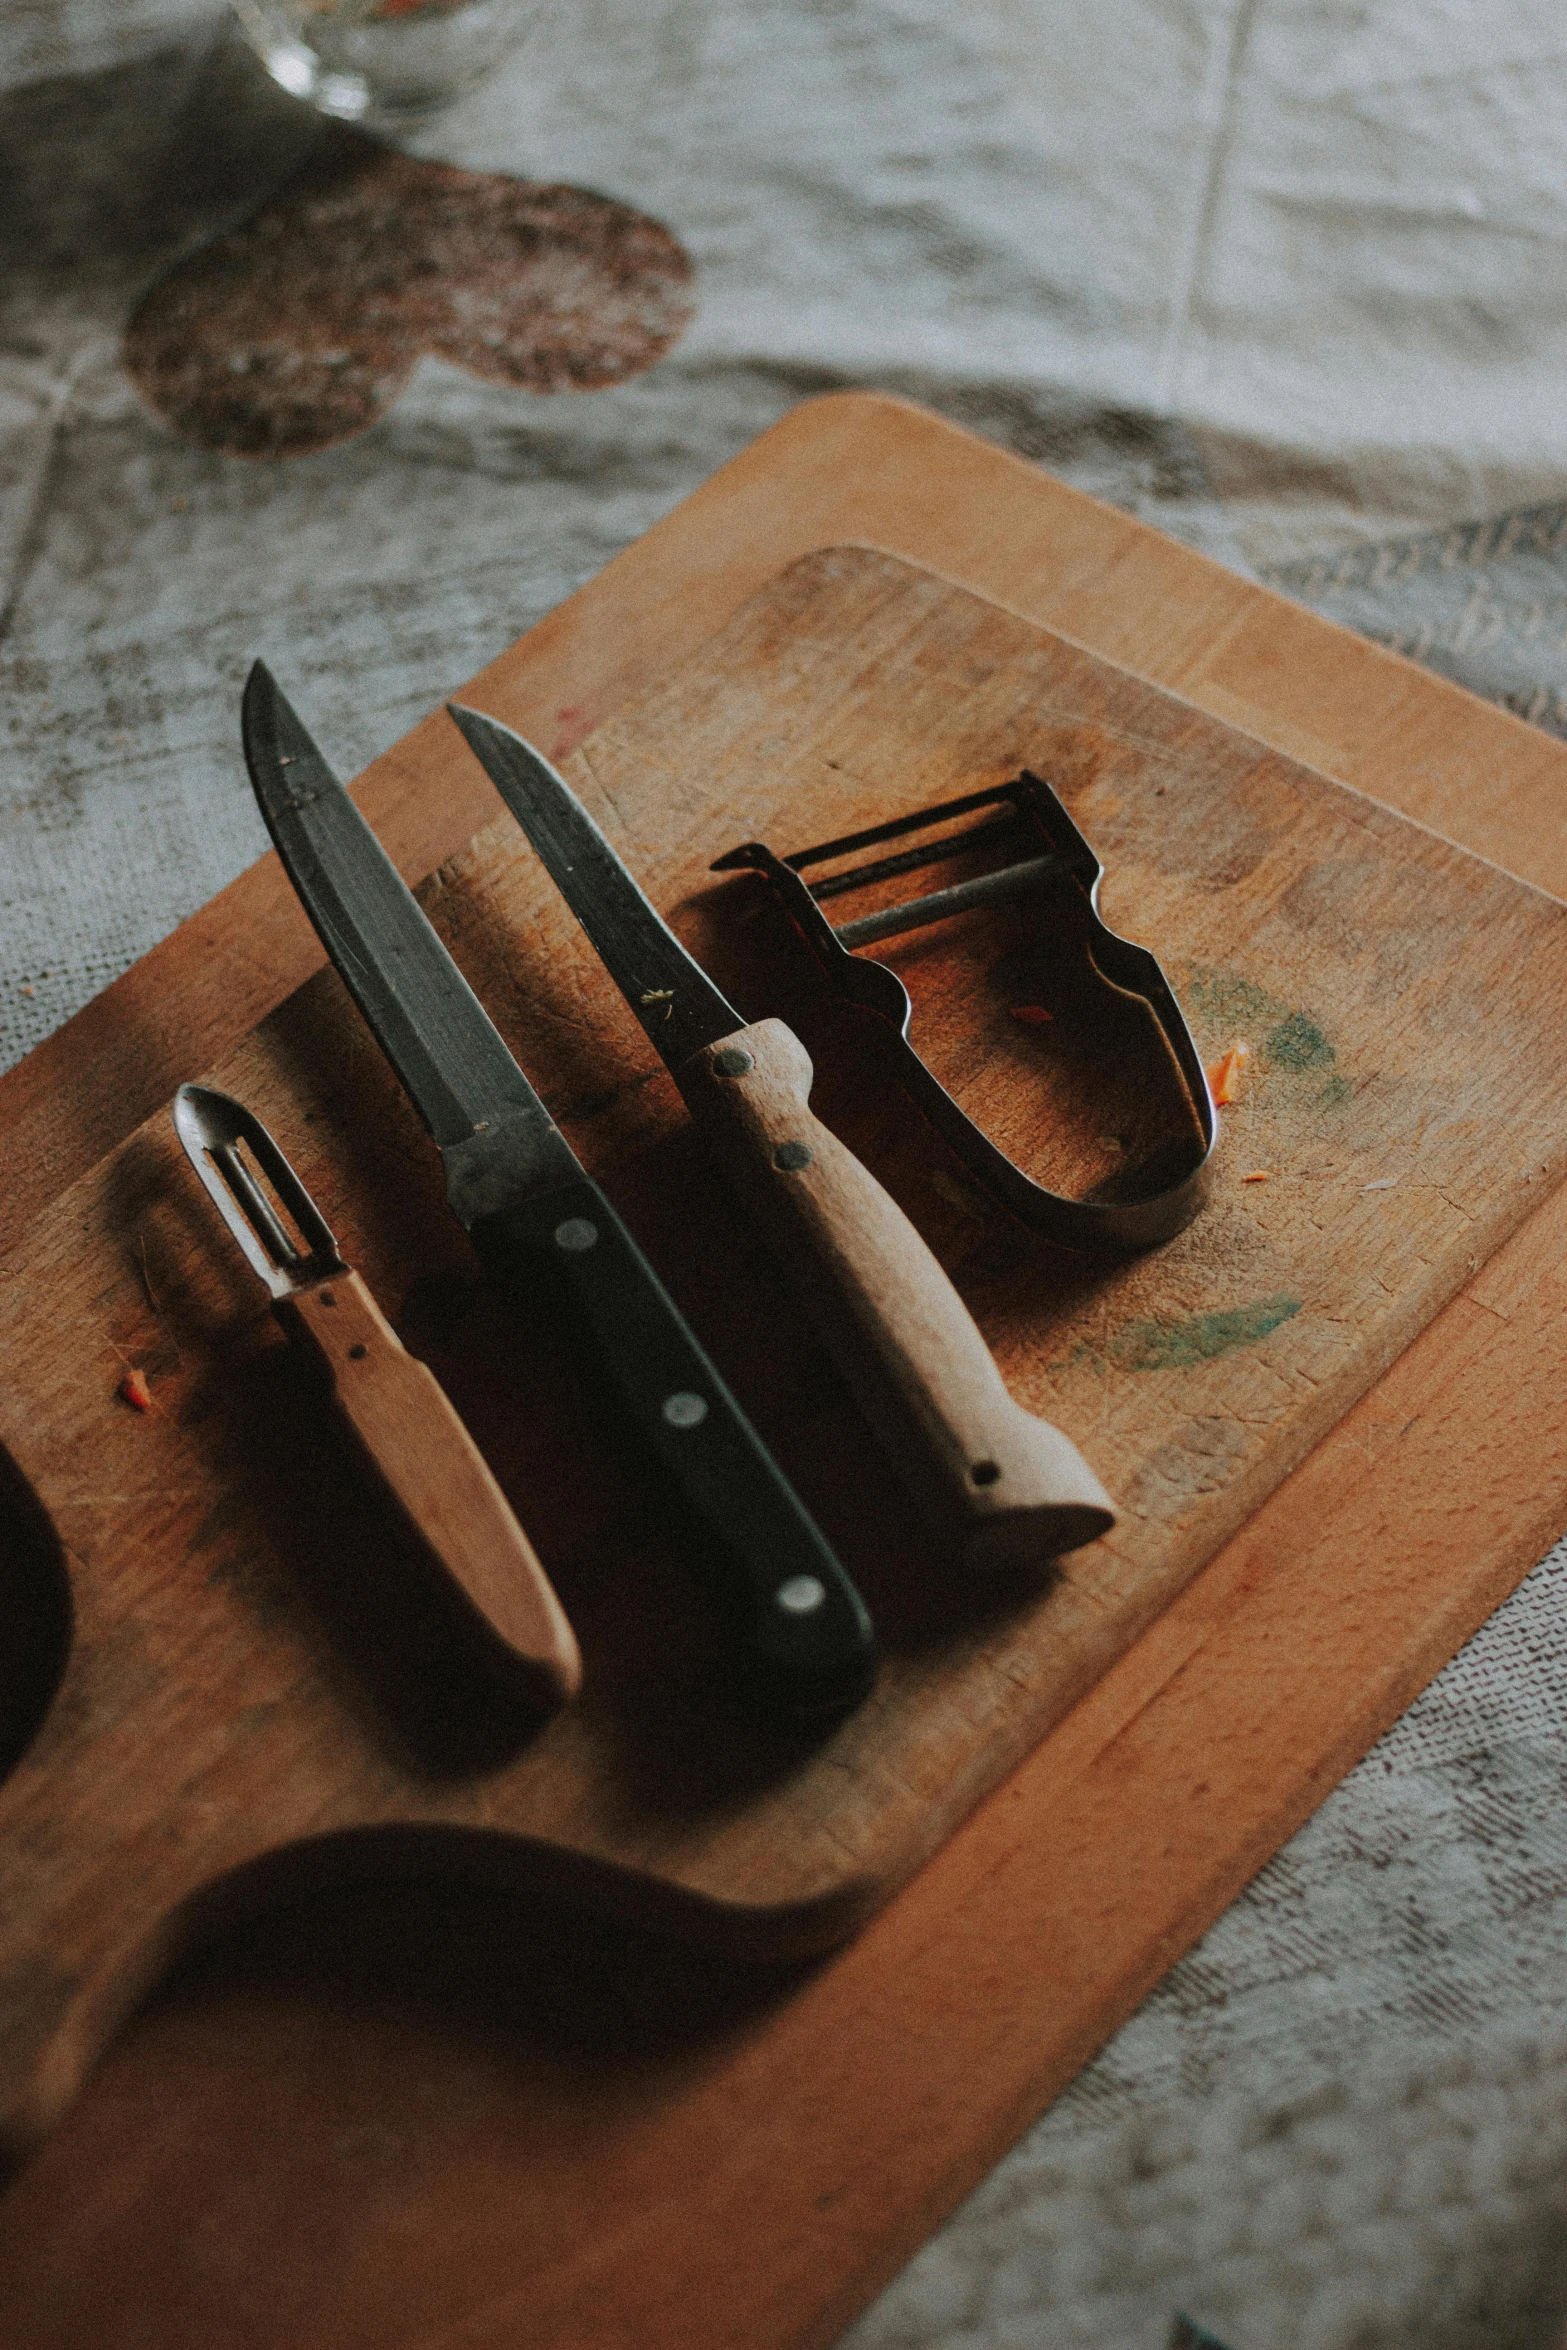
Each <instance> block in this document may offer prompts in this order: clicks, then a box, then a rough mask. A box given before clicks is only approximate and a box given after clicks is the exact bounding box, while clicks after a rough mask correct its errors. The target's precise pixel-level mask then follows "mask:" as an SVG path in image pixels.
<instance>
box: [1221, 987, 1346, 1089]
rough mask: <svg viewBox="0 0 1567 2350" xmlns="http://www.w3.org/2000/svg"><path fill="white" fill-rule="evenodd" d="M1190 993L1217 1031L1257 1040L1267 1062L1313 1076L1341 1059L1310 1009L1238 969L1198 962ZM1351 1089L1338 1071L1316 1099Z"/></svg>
mask: <svg viewBox="0 0 1567 2350" xmlns="http://www.w3.org/2000/svg"><path fill="white" fill-rule="evenodd" d="M1186 995H1187V1001H1188V1003H1189V1004H1190V1006H1191V1009H1192V1011H1193V1012H1194V1013H1195V1014H1196V1015H1197V1017H1198V1018H1199V1019H1200V1020H1201V1021H1202V1022H1203V1024H1204V1026H1205V1027H1206V1028H1208V1029H1209V1030H1210V1031H1211V1032H1212V1033H1213V1034H1214V1035H1215V1036H1223V1037H1224V1038H1225V1039H1226V1041H1228V1039H1229V1038H1230V1036H1231V1034H1232V1032H1233V1034H1234V1035H1235V1036H1245V1037H1246V1038H1247V1041H1248V1042H1249V1043H1252V1044H1255V1045H1257V1046H1258V1048H1259V1054H1258V1058H1259V1060H1260V1062H1261V1063H1262V1065H1263V1066H1264V1067H1265V1068H1269V1069H1281V1070H1283V1071H1284V1073H1285V1074H1286V1076H1290V1077H1310V1076H1314V1075H1316V1074H1318V1073H1319V1072H1320V1071H1322V1070H1325V1069H1332V1068H1333V1064H1334V1063H1335V1061H1336V1060H1337V1059H1338V1054H1337V1052H1336V1051H1335V1050H1334V1048H1333V1046H1332V1044H1331V1043H1330V1042H1329V1040H1328V1038H1327V1037H1326V1036H1325V1035H1324V1033H1323V1031H1322V1030H1321V1029H1320V1028H1319V1027H1318V1026H1317V1023H1316V1021H1315V1020H1313V1019H1312V1017H1311V1014H1310V1013H1309V1012H1302V1011H1299V1010H1297V1009H1295V1008H1294V1007H1292V1006H1291V1005H1289V1004H1287V1003H1286V1002H1285V1001H1284V999H1283V997H1282V996H1276V995H1274V994H1273V993H1272V992H1271V991H1270V990H1269V989H1268V988H1266V987H1258V986H1256V985H1254V983H1253V982H1252V981H1251V980H1249V979H1243V978H1242V977H1241V974H1240V973H1239V972H1238V971H1225V970H1222V969H1220V968H1218V967H1217V966H1215V965H1213V964H1211V963H1194V964H1193V965H1192V967H1191V969H1190V971H1189V972H1188V973H1187V980H1186ZM1248 1032H1249V1033H1248ZM1350 1090H1351V1089H1350V1086H1349V1084H1348V1082H1347V1080H1346V1079H1344V1078H1343V1077H1340V1076H1338V1075H1337V1074H1335V1075H1334V1076H1333V1077H1331V1078H1330V1079H1329V1080H1328V1083H1327V1084H1326V1085H1325V1086H1324V1087H1323V1089H1322V1091H1321V1092H1320V1093H1319V1094H1317V1095H1316V1096H1315V1097H1314V1099H1315V1100H1316V1102H1317V1104H1318V1105H1319V1106H1320V1107H1322V1108H1325V1109H1326V1108H1331V1107H1332V1106H1333V1105H1334V1104H1335V1103H1337V1102H1341V1101H1344V1100H1346V1099H1347V1098H1348V1096H1349V1093H1350Z"/></svg>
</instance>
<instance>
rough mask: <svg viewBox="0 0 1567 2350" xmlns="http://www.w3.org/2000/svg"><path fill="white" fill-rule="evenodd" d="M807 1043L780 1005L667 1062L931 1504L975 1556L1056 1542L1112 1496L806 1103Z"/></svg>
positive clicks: (1077, 1540) (1003, 1559) (996, 1556)
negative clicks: (1010, 1388)
mask: <svg viewBox="0 0 1567 2350" xmlns="http://www.w3.org/2000/svg"><path fill="white" fill-rule="evenodd" d="M811 1077H812V1069H811V1061H810V1055H809V1054H808V1053H807V1052H806V1050H805V1047H804V1046H803V1045H802V1044H801V1042H800V1040H799V1038H798V1037H797V1036H796V1035H795V1034H794V1032H793V1030H792V1029H790V1028H787V1027H785V1025H784V1023H783V1022H782V1021H781V1020H759V1021H757V1022H756V1023H755V1025H754V1026H752V1027H750V1028H742V1029H740V1030H739V1031H738V1032H737V1033H736V1034H735V1035H733V1036H728V1037H725V1038H723V1039H722V1040H721V1041H720V1042H719V1043H717V1044H714V1045H709V1046H708V1047H707V1048H706V1050H705V1051H703V1052H701V1053H699V1054H698V1055H697V1056H696V1058H695V1059H694V1060H692V1061H690V1062H688V1063H687V1064H686V1066H685V1067H684V1068H683V1069H682V1070H681V1071H680V1072H679V1085H680V1090H681V1092H682V1093H683V1094H684V1096H685V1099H686V1103H687V1105H688V1107H689V1109H690V1111H691V1114H692V1116H693V1118H694V1119H695V1120H696V1121H697V1123H698V1125H699V1126H701V1127H702V1128H703V1129H704V1130H705V1131H706V1132H707V1133H708V1134H709V1135H710V1136H711V1137H712V1138H713V1140H714V1141H715V1143H717V1144H718V1146H719V1147H720V1149H721V1150H722V1152H723V1154H724V1158H725V1161H726V1164H727V1166H728V1168H729V1170H730V1172H731V1174H732V1176H733V1178H734V1180H735V1181H736V1183H737V1185H738V1186H739V1188H740V1189H741V1190H742V1192H743V1194H744V1196H745V1198H746V1199H747V1200H748V1201H749V1202H750V1204H751V1205H752V1207H753V1208H754V1210H755V1212H756V1213H757V1214H758V1215H759V1216H761V1217H762V1218H764V1219H765V1222H766V1228H767V1229H768V1231H769V1232H770V1234H771V1235H772V1237H773V1239H774V1241H775V1244H776V1246H777V1247H778V1249H779V1252H780V1253H781V1254H782V1255H783V1256H784V1257H785V1258H786V1259H787V1261H788V1262H789V1264H790V1266H791V1268H792V1269H793V1270H794V1271H796V1272H797V1273H799V1274H800V1275H802V1276H803V1277H804V1278H805V1279H806V1281H807V1282H808V1295H809V1299H810V1303H811V1305H812V1307H813V1308H814V1309H815V1310H816V1312H817V1316H818V1319H819V1320H820V1322H821V1324H822V1326H823V1330H824V1333H825V1335H826V1337H827V1339H828V1341H829V1343H830V1345H831V1346H832V1348H833V1351H834V1353H835V1355H836V1356H837V1357H838V1359H839V1362H840V1365H841V1367H842V1369H843V1371H844V1373H845V1375H846V1376H847V1377H848V1378H849V1379H850V1380H851V1382H852V1383H853V1384H854V1386H855V1388H856V1390H857V1392H858V1393H859V1395H860V1399H861V1401H862V1402H863V1404H864V1405H865V1408H866V1410H867V1412H868V1413H869V1414H870V1416H871V1418H872V1419H873V1421H874V1422H875V1424H876V1425H877V1427H878V1429H879V1430H880V1432H881V1435H882V1437H883V1440H884V1442H885V1443H886V1444H887V1445H888V1447H889V1449H890V1450H891V1451H892V1452H893V1453H894V1454H895V1455H896V1457H897V1458H898V1460H899V1462H900V1464H901V1465H902V1467H903V1469H904V1472H905V1474H906V1475H907V1476H908V1477H909V1479H910V1482H911V1483H912V1484H914V1486H915V1488H916V1490H917V1491H918V1492H919V1493H920V1495H921V1498H922V1499H923V1500H924V1501H925V1502H926V1504H927V1506H930V1507H933V1508H935V1509H938V1510H940V1511H941V1512H942V1513H943V1514H944V1515H945V1516H946V1518H947V1519H948V1520H949V1522H950V1523H951V1524H952V1525H953V1527H954V1529H955V1531H956V1532H957V1534H958V1537H959V1539H960V1540H961V1542H962V1544H963V1549H964V1556H965V1558H966V1560H967V1561H968V1562H969V1563H970V1564H972V1565H975V1566H981V1565H984V1566H989V1565H1001V1564H1005V1563H1012V1562H1021V1561H1027V1560H1037V1559H1045V1558H1052V1557H1054V1556H1055V1555H1056V1554H1057V1553H1058V1552H1060V1551H1064V1550H1076V1549H1077V1548H1078V1547H1079V1545H1080V1544H1082V1543H1085V1542H1092V1541H1093V1540H1094V1539H1095V1538H1096V1537H1097V1536H1098V1535H1100V1534H1103V1533H1106V1532H1107V1531H1108V1530H1109V1528H1110V1527H1111V1526H1113V1525H1114V1523H1115V1511H1114V1508H1113V1506H1112V1504H1111V1502H1110V1499H1109V1496H1108V1495H1107V1494H1106V1492H1105V1490H1104V1488H1103V1486H1102V1485H1101V1484H1100V1482H1099V1480H1098V1478H1097V1477H1096V1476H1095V1475H1094V1473H1093V1470H1092V1469H1091V1468H1090V1467H1089V1466H1088V1463H1087V1462H1086V1461H1085V1460H1084V1459H1083V1456H1082V1454H1081V1453H1080V1452H1079V1451H1078V1449H1077V1447H1076V1446H1075V1445H1074V1444H1073V1443H1072V1442H1071V1441H1070V1439H1069V1438H1067V1437H1065V1436H1063V1435H1062V1433H1061V1431H1060V1429H1059V1428H1052V1427H1051V1426H1050V1424H1049V1422H1048V1421H1045V1420H1038V1419H1035V1418H1034V1416H1033V1414H1032V1413H1030V1412H1026V1411H1024V1409H1023V1407H1022V1405H1021V1404H1018V1403H1015V1402H1014V1401H1013V1399H1012V1397H1011V1396H1010V1395H1009V1394H1008V1393H1007V1389H1006V1385H1005V1382H1004V1381H1003V1379H1002V1377H1001V1373H1000V1372H999V1371H998V1370H997V1368H996V1364H995V1359H994V1357H993V1356H992V1354H991V1352H990V1349H989V1348H988V1347H987V1346H986V1344H985V1341H984V1339H983V1338H982V1337H981V1335H980V1333H979V1330H978V1329H977V1327H976V1326H975V1323H974V1320H973V1317H972V1316H971V1315H970V1313H969V1311H968V1309H967V1307H966V1306H965V1305H964V1303H963V1301H962V1299H961V1298H960V1297H959V1296H958V1293H957V1291H956V1290H955V1289H954V1288H953V1286H952V1283H951V1282H950V1281H949V1280H948V1278H947V1276H946V1274H945V1273H944V1272H943V1271H942V1269H941V1266H940V1265H939V1264H938V1263H937V1261H936V1259H935V1257H934V1256H933V1255H932V1254H931V1252H930V1250H929V1249H928V1248H927V1247H926V1245H925V1243H924V1241H923V1240H922V1239H921V1238H920V1236H919V1234H918V1233H917V1232H916V1231H915V1229H914V1227H913V1225H912V1224H911V1223H910V1222H909V1220H908V1218H907V1216H905V1215H904V1213H903V1210H902V1209H901V1208H900V1207H899V1206H898V1205H897V1203H896V1202H895V1201H894V1200H892V1199H891V1198H889V1196H888V1194H887V1193H886V1192H885V1191H883V1189H882V1187H881V1185H880V1184H879V1183H878V1182H877V1181H876V1179H875V1177H874V1176H873V1175H872V1174H870V1173H869V1171H868V1170H867V1169H866V1168H865V1167H863V1166H862V1165H861V1164H860V1161H859V1160H858V1159H857V1158H855V1156H854V1154H853V1153H852V1152H851V1151H848V1150H846V1149H845V1148H844V1146H843V1144H842V1143H841V1142H839V1141H838V1139H837V1137H836V1136H835V1135H834V1134H832V1133H830V1132H829V1130H828V1129H827V1128H826V1127H825V1126H823V1125H822V1124H821V1122H820V1120H819V1119H817V1118H815V1117H814V1116H813V1115H812V1113H811V1110H810V1107H809V1102H810V1090H811Z"/></svg>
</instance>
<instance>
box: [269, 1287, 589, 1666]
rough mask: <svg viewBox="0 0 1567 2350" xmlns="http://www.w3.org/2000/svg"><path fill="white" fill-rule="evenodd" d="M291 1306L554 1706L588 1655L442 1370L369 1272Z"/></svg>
mask: <svg viewBox="0 0 1567 2350" xmlns="http://www.w3.org/2000/svg"><path fill="white" fill-rule="evenodd" d="M278 1311H279V1314H280V1315H281V1316H282V1318H283V1319H284V1321H285V1322H286V1323H287V1325H288V1326H289V1328H290V1329H291V1330H292V1331H296V1332H298V1333H299V1334H300V1335H301V1336H302V1337H304V1338H306V1339H307V1340H308V1341H309V1342H310V1343H311V1344H312V1345H313V1346H314V1348H315V1350H316V1352H317V1353H318V1355H319V1356H320V1358H321V1360H322V1362H323V1363H324V1364H325V1366H326V1368H327V1371H328V1372H329V1374H330V1376H331V1379H332V1383H333V1386H334V1388H335V1390H336V1394H337V1400H338V1402H339V1403H340V1404H341V1406H342V1408H343V1412H344V1414H345V1416H346V1417H347V1419H348V1421H349V1423H350V1425H351V1426H352V1427H353V1429H354V1430H355V1432H356V1433H357V1435H358V1436H359V1438H360V1440H361V1442H362V1443H363V1445H364V1447H365V1449H366V1451H367V1452H368V1453H369V1454H370V1456H371V1458H372V1460H373V1461H374V1462H375V1465H376V1467H377V1468H378V1469H379V1470H380V1472H381V1475H382V1477H383V1478H384V1479H385V1481H386V1484H387V1486H388V1488H389V1489H390V1491H391V1493H392V1495H393V1496H394V1498H395V1499H396V1501H397V1503H398V1505H399V1507H400V1508H401V1510H402V1512H403V1514H404V1516H405V1517H406V1518H407V1519H408V1521H409V1523H410V1524H411V1525H412V1527H413V1528H414V1530H415V1532H416V1533H417V1534H418V1535H419V1536H420V1538H421V1540H422V1541H423V1542H424V1543H425V1544H426V1546H427V1548H428V1549H429V1550H430V1551H431V1553H432V1554H433V1555H434V1557H435V1558H436V1559H437V1560H438V1561H439V1563H440V1565H441V1566H442V1567H444V1568H445V1570H446V1572H447V1573H448V1574H449V1575H450V1576H451V1577H452V1579H453V1581H454V1582H455V1583H456V1584H457V1585H458V1586H459V1587H460V1588H461V1590H462V1591H463V1593H464V1594H465V1596H466V1597H467V1599H468V1601H469V1602H470V1604H471V1605H472V1606H473V1607H474V1608H475V1609H477V1611H478V1613H479V1614H480V1615H481V1616H482V1617H483V1619H484V1621H485V1623H486V1624H487V1625H488V1626H489V1628H490V1630H491V1631H492V1632H493V1633H494V1634H495V1635H496V1636H497V1638H499V1639H500V1640H501V1641H503V1642H504V1643H505V1645H506V1647H507V1648H508V1649H509V1650H510V1651H511V1652H512V1655H513V1657H514V1658H515V1659H517V1660H518V1661H520V1662H521V1663H522V1664H523V1666H525V1667H526V1668H527V1669H528V1671H529V1674H530V1676H531V1678H532V1679H533V1680H534V1681H535V1682H536V1683H537V1692H536V1694H537V1696H538V1699H539V1702H540V1703H541V1704H545V1705H548V1706H550V1707H551V1708H552V1709H553V1708H555V1707H558V1706H560V1705H563V1704H564V1703H565V1702H566V1700H567V1699H568V1698H570V1697H574V1696H575V1695H576V1693H577V1690H578V1689H579V1688H580V1686H581V1683H582V1658H581V1655H580V1654H579V1652H578V1648H577V1641H576V1635H575V1633H574V1632H573V1631H572V1629H571V1626H570V1624H569V1623H568V1622H567V1620H566V1614H565V1610H564V1609H563V1608H562V1606H561V1604H560V1601H559V1600H558V1599H557V1598H556V1596H555V1592H554V1589H553V1587H552V1585H551V1583H550V1580H549V1577H548V1576H547V1575H546V1574H545V1572H544V1569H543V1567H542V1566H541V1565H540V1564H539V1560H538V1557H537V1554H536V1553H535V1551H534V1549H533V1546H532V1544H531V1543H530V1542H529V1540H528V1538H527V1536H526V1535H525V1534H524V1532H523V1530H522V1528H521V1527H520V1526H519V1525H518V1523H517V1520H516V1518H515V1517H514V1516H513V1515H512V1511H511V1507H510V1505H509V1504H508V1502H507V1500H506V1496H505V1495H504V1494H503V1493H502V1491H501V1489H500V1487H499V1486H498V1485H497V1484H496V1482H495V1479H494V1478H493V1477H492V1476H491V1474H490V1472H489V1469H488V1468H487V1467H486V1466H485V1462H484V1459H483V1456H482V1455H481V1453H480V1451H479V1448H478V1446H477V1445H476V1444H475V1443H474V1441H473V1438H472V1437H471V1436H470V1435H469V1433H468V1431H467V1429H466V1428H465V1427H464V1426H463V1424H462V1421H461V1420H460V1419H459V1418H458V1416H457V1414H456V1412H455V1411H454V1410H453V1408H452V1405H451V1402H450V1400H449V1399H448V1397H447V1396H446V1394H445V1392H444V1390H443V1389H442V1388H441V1386H440V1384H439V1382H438V1381H437V1380H436V1378H435V1375H434V1373H433V1372H431V1371H429V1370H427V1369H426V1367H425V1365H424V1364H423V1363H421V1362H419V1361H417V1360H416V1359H415V1357H414V1356H413V1355H411V1354H409V1353H408V1351H407V1349H406V1348H405V1347H404V1345H403V1342H402V1340H401V1339H400V1338H399V1337H398V1335H397V1333H396V1331H395V1330H394V1329H393V1328H392V1326H391V1324H390V1322H388V1321H387V1319H386V1316H385V1315H384V1314H383V1313H382V1312H381V1309H380V1307H379V1306H378V1305H377V1304H376V1302H375V1300H374V1298H373V1297H372V1296H371V1295H370V1292H369V1290H368V1289H366V1287H365V1285H364V1283H363V1282H362V1281H361V1280H360V1278H359V1276H358V1274H357V1273H344V1274H338V1275H334V1276H333V1277H332V1278H331V1279H330V1280H326V1281H320V1282H316V1283H315V1284H313V1286H312V1287H310V1288H309V1289H302V1290H298V1291H296V1292H295V1293H294V1295H293V1296H292V1297H290V1298H286V1299H284V1300H283V1302H282V1304H281V1305H280V1306H279V1309H278Z"/></svg>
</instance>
